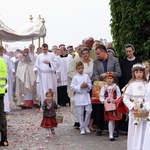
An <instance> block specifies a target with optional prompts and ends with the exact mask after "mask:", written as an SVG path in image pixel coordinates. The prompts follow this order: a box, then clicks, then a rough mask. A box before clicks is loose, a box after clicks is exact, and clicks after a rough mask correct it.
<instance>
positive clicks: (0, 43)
mask: <svg viewBox="0 0 150 150" xmlns="http://www.w3.org/2000/svg"><path fill="white" fill-rule="evenodd" d="M2 44H3V43H2V37H1V36H0V45H1V46H2Z"/></svg>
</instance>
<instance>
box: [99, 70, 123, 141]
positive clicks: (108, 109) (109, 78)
mask: <svg viewBox="0 0 150 150" xmlns="http://www.w3.org/2000/svg"><path fill="white" fill-rule="evenodd" d="M114 79H115V76H114V74H113V73H112V72H106V77H105V81H106V84H105V85H104V86H103V87H102V88H101V91H100V101H101V102H102V103H104V107H105V110H104V117H105V120H106V121H108V130H109V140H110V141H114V140H115V138H114V137H113V132H114V129H115V120H121V115H120V113H119V112H117V110H116V99H117V98H119V97H120V96H121V92H120V89H119V87H118V86H117V85H116V84H115V83H114Z"/></svg>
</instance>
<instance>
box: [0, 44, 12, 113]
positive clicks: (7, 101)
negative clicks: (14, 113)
mask: <svg viewBox="0 0 150 150" xmlns="http://www.w3.org/2000/svg"><path fill="white" fill-rule="evenodd" d="M0 57H2V58H3V59H4V60H5V62H6V65H7V85H8V86H7V93H5V96H4V111H5V112H10V111H11V109H12V108H13V106H14V102H13V81H14V75H15V69H14V65H13V61H12V60H11V59H10V57H9V56H7V55H5V54H4V47H3V46H0Z"/></svg>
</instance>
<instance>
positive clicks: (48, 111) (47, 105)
mask: <svg viewBox="0 0 150 150" xmlns="http://www.w3.org/2000/svg"><path fill="white" fill-rule="evenodd" d="M45 96H46V99H45V100H44V102H43V105H42V107H41V112H43V119H42V122H41V125H40V126H41V127H43V128H46V129H47V130H48V133H47V134H46V137H47V138H49V137H50V132H49V129H50V130H51V133H52V134H53V135H55V131H54V127H57V121H56V118H55V117H56V112H55V109H57V108H60V106H59V105H58V106H57V105H56V103H55V101H54V100H53V91H52V89H49V91H47V92H46V94H45Z"/></svg>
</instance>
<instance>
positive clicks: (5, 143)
mask: <svg viewBox="0 0 150 150" xmlns="http://www.w3.org/2000/svg"><path fill="white" fill-rule="evenodd" d="M8 145H9V144H8V141H1V142H0V146H8Z"/></svg>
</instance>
